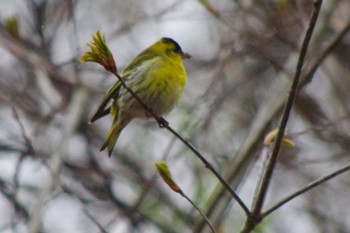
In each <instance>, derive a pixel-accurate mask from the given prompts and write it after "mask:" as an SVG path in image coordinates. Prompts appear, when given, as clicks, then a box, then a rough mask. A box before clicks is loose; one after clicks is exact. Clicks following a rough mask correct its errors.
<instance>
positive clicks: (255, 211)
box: [242, 0, 322, 233]
mask: <svg viewBox="0 0 350 233" xmlns="http://www.w3.org/2000/svg"><path fill="white" fill-rule="evenodd" d="M321 5H322V0H317V1H315V2H314V7H313V12H312V15H311V19H310V22H309V26H308V29H307V31H306V34H305V37H304V39H303V42H302V47H301V50H300V54H299V58H298V62H297V65H296V69H295V74H294V77H293V82H292V85H291V87H290V91H289V95H288V98H287V102H286V104H285V107H284V110H283V113H282V118H281V121H280V125H279V127H278V133H277V137H276V142H275V144H274V147H273V150H272V155H271V157H270V158H269V160H268V163H267V167H266V170H265V171H264V174H263V177H262V180H261V186H260V188H259V190H258V194H257V198H256V201H255V202H254V203H253V207H252V215H253V216H252V218H250V219H249V218H248V219H247V222H246V225H245V227H244V229H243V231H242V233H243V232H250V231H251V230H252V229H254V227H255V226H256V225H257V224H258V223H259V222H260V221H261V216H260V214H261V209H262V207H263V205H264V201H265V197H266V194H267V191H268V189H269V185H270V182H271V179H272V175H273V172H274V169H275V166H276V162H277V158H278V155H279V150H280V147H281V143H282V139H283V136H284V131H285V129H286V126H287V122H288V119H289V116H290V112H291V110H292V106H293V102H294V99H295V96H296V93H297V90H298V84H299V80H300V77H301V74H302V69H303V64H304V60H305V57H306V53H307V50H308V47H309V43H310V40H311V37H312V34H313V31H314V28H315V25H316V22H317V19H318V15H319V12H320V9H321Z"/></svg>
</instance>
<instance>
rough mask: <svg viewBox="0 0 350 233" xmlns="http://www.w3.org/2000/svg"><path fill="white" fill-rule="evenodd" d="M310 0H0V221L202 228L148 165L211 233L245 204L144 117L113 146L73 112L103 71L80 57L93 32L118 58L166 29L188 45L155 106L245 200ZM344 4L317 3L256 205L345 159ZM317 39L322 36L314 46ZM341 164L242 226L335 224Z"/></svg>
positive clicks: (347, 228)
mask: <svg viewBox="0 0 350 233" xmlns="http://www.w3.org/2000/svg"><path fill="white" fill-rule="evenodd" d="M312 6H313V5H312V1H311V0H310V1H309V0H264V1H251V0H209V1H206V0H146V1H141V0H134V1H124V0H102V1H93V0H84V1H79V0H76V1H74V0H47V1H45V0H12V1H5V0H0V20H1V26H0V57H1V59H0V232H4V233H5V232H6V233H7V232H31V233H35V232H48V233H56V232H57V233H58V232H76V233H82V232H84V233H90V232H91V233H95V232H113V233H119V232H135V233H136V232H141V233H144V232H147V233H153V232H154V233H158V232H169V233H171V232H209V231H208V228H207V227H206V225H205V224H204V223H203V221H202V219H201V217H200V215H199V214H198V212H196V211H195V210H194V208H193V207H192V206H191V205H190V204H189V203H188V202H187V201H186V200H185V199H184V198H182V197H181V196H180V195H178V194H177V193H175V192H173V191H172V190H171V189H169V188H168V187H167V186H166V185H165V184H164V183H163V182H162V181H161V180H160V179H159V177H158V175H157V174H156V170H155V167H154V163H156V162H159V161H163V160H164V161H166V162H167V164H168V166H169V168H170V170H171V172H172V173H173V177H174V180H175V181H176V182H177V184H178V185H179V186H180V187H181V188H182V190H183V191H184V192H185V193H186V194H187V195H188V196H189V197H190V198H191V199H192V200H193V202H195V203H197V204H198V206H200V207H201V209H203V211H204V212H205V213H207V215H208V217H209V219H210V221H211V222H212V224H213V225H214V226H215V227H216V229H217V232H239V231H240V229H242V226H243V225H244V222H245V215H244V212H243V211H242V209H241V208H240V207H239V206H238V205H237V203H236V202H235V201H232V199H231V198H230V196H229V195H227V194H226V192H224V191H223V189H222V185H221V184H220V183H219V182H218V180H217V179H216V177H215V176H214V175H213V174H212V173H211V172H210V171H209V170H208V169H206V168H205V166H204V165H203V164H202V162H201V161H200V160H199V159H198V158H197V157H196V156H195V155H194V154H193V153H192V152H191V151H190V150H189V149H188V148H187V147H186V146H184V145H183V144H182V143H181V142H180V141H179V140H178V139H176V138H175V137H174V136H172V135H171V134H170V133H169V132H168V131H167V130H164V129H159V128H158V125H157V124H156V123H155V121H153V120H149V121H144V120H135V121H133V122H132V123H131V124H130V125H129V126H128V127H127V128H126V129H125V130H124V131H123V133H122V135H121V137H120V139H119V141H118V143H117V145H116V148H115V150H114V153H113V155H112V157H111V158H108V156H107V152H106V151H104V152H100V151H99V148H100V147H101V145H102V144H103V141H104V139H105V137H106V134H107V131H108V129H109V127H110V124H111V119H110V118H109V117H105V118H103V119H101V120H99V121H98V122H96V123H94V124H92V125H89V124H88V120H89V118H90V117H91V115H92V114H93V112H94V111H95V110H96V108H97V106H98V104H99V101H100V100H101V98H102V97H103V95H104V93H105V91H106V90H107V89H108V88H109V87H110V86H111V85H112V84H113V83H114V82H115V81H116V79H115V78H114V77H113V76H112V75H110V74H108V73H107V72H106V71H104V70H103V68H102V67H101V66H98V65H97V64H86V63H85V64H82V63H80V61H79V58H80V56H81V55H82V54H83V53H84V52H85V51H87V50H88V47H87V46H86V43H88V42H89V41H91V35H92V34H94V33H95V32H96V31H97V30H101V32H102V33H104V34H105V35H106V39H107V43H108V45H109V46H110V48H111V50H112V52H113V54H114V57H115V60H116V62H117V65H118V69H119V70H120V71H121V70H122V69H123V68H124V67H125V66H126V65H127V64H128V63H129V62H130V61H131V59H132V58H133V57H134V56H136V55H137V54H138V53H139V52H141V51H142V50H143V49H145V48H146V47H148V46H149V45H151V44H152V43H154V42H155V41H157V40H158V39H159V38H161V37H164V36H167V37H171V38H173V39H174V40H176V41H177V42H178V43H179V44H180V45H181V47H182V49H183V50H184V51H185V52H187V53H189V54H191V55H192V58H191V59H190V60H186V61H185V62H184V65H185V67H186V70H187V74H188V83H187V86H186V89H185V93H184V96H183V98H182V100H181V102H180V104H179V106H177V107H176V108H175V109H174V110H173V111H172V112H171V113H170V114H168V115H167V116H165V118H166V119H167V120H168V121H169V123H170V125H171V127H173V128H174V129H175V130H176V131H177V132H179V133H180V134H181V135H183V136H184V137H185V138H186V139H188V141H189V142H191V143H192V144H193V145H194V146H195V147H196V148H197V149H198V150H199V151H200V152H201V153H202V154H203V156H204V157H205V158H206V159H207V160H208V161H209V162H210V163H212V164H213V166H214V167H215V168H216V169H217V170H218V172H219V173H220V174H221V175H222V176H224V177H225V179H226V180H227V181H228V182H229V183H230V185H231V186H232V188H233V189H235V190H236V192H237V193H238V194H239V196H240V197H241V198H242V200H243V201H244V202H245V203H246V205H247V206H248V207H250V205H251V203H252V200H253V197H254V192H255V189H256V187H257V183H258V180H259V178H260V176H261V174H262V167H263V165H264V162H265V161H266V156H267V155H268V154H269V152H270V150H271V148H269V147H265V146H264V145H263V139H264V137H265V135H266V134H267V133H268V132H269V131H271V130H273V129H275V128H277V127H278V122H279V118H280V115H281V110H282V108H283V104H284V101H285V98H286V96H287V94H288V88H289V85H290V80H291V78H292V77H293V74H294V71H295V66H296V60H297V57H298V54H299V51H300V45H301V41H302V39H303V36H304V34H305V30H306V28H307V25H308V22H309V18H310V14H311V10H312ZM349 29H350V2H349V1H348V0H334V1H324V3H323V5H322V9H321V14H320V17H319V20H318V22H317V26H316V30H315V32H314V35H313V39H312V41H311V44H310V46H309V51H308V54H307V60H306V64H305V66H304V70H303V74H302V84H301V85H300V91H299V92H298V95H297V99H296V101H295V105H294V108H293V111H292V113H291V116H290V121H289V122H288V126H287V128H288V135H289V138H291V139H292V140H293V141H294V143H295V144H296V147H295V148H292V149H283V150H282V151H281V153H280V156H279V161H278V165H277V168H276V171H275V173H274V177H273V180H272V184H271V187H270V190H269V192H268V197H267V203H266V206H265V209H267V208H268V207H269V206H272V205H273V204H274V203H276V202H277V201H278V200H280V199H282V198H283V197H285V196H287V195H288V194H290V193H292V192H294V191H296V190H299V189H300V188H302V187H304V186H305V185H306V184H308V183H309V182H311V181H313V180H315V179H318V178H320V177H323V176H324V175H326V174H328V173H330V172H332V171H335V170H336V169H339V168H341V167H342V166H344V165H346V164H348V163H349V161H350V154H349V152H350V115H349V113H350V112H349V110H350V92H349V88H350V64H349V61H350V34H348V31H349ZM330 45H332V46H330ZM349 178H350V175H349V173H345V174H343V175H341V176H339V177H335V178H333V179H332V180H331V181H329V182H327V183H325V184H322V185H321V186H319V187H316V188H315V189H313V190H311V191H309V192H307V193H305V194H303V195H301V196H300V197H298V198H296V199H294V200H292V201H291V202H289V203H288V204H286V205H284V206H283V207H281V208H280V209H278V210H277V211H276V212H274V213H272V214H271V215H270V216H269V217H268V218H266V219H264V221H263V222H262V223H261V224H260V225H259V228H258V229H256V231H255V232H285V233H291V232H299V233H307V232H342V233H345V232H350V221H349V219H350V210H349V208H348V206H350V199H349V192H350V182H349V180H350V179H349Z"/></svg>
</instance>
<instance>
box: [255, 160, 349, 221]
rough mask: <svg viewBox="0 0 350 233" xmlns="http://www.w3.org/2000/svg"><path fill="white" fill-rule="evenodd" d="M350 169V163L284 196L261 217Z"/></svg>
mask: <svg viewBox="0 0 350 233" xmlns="http://www.w3.org/2000/svg"><path fill="white" fill-rule="evenodd" d="M348 170H350V164H348V165H346V166H344V167H342V168H340V169H338V170H336V171H334V172H332V173H330V174H328V175H326V176H323V177H321V178H319V179H317V180H315V181H313V182H311V183H309V184H308V185H306V186H305V187H304V188H302V189H300V190H298V191H296V192H294V193H292V194H290V195H289V196H287V197H285V198H283V199H282V200H281V201H279V202H278V203H277V204H275V205H274V206H272V207H271V208H270V209H268V210H266V211H265V212H263V213H262V214H261V217H262V218H265V217H266V216H267V215H269V214H271V213H272V212H274V211H275V210H277V209H278V208H280V207H281V206H283V205H284V204H286V203H287V202H289V201H291V200H293V199H294V198H296V197H298V196H300V195H301V194H303V193H306V192H307V191H309V190H311V189H313V188H315V187H317V186H319V185H320V184H322V183H324V182H326V181H328V180H330V179H332V178H334V177H336V176H338V175H341V174H343V173H344V172H346V171H348Z"/></svg>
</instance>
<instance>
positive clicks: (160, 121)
mask: <svg viewBox="0 0 350 233" xmlns="http://www.w3.org/2000/svg"><path fill="white" fill-rule="evenodd" d="M114 75H115V76H116V77H117V78H118V80H119V81H120V83H121V84H122V86H123V87H124V88H125V89H126V90H127V91H128V92H129V93H130V94H131V95H132V96H133V97H134V98H135V99H136V101H137V102H138V103H139V104H140V105H141V106H142V107H143V108H145V110H146V111H147V112H148V113H149V114H150V115H151V116H152V117H153V118H154V119H155V120H156V121H157V123H158V125H159V127H160V128H166V129H167V130H168V131H169V132H171V133H172V134H173V135H174V136H175V137H177V138H178V139H179V140H180V141H182V142H183V143H184V144H185V145H186V146H187V147H188V148H189V149H190V150H191V151H192V152H193V153H194V154H195V155H196V156H197V157H198V158H199V159H200V160H201V161H202V162H203V163H204V165H205V167H206V168H208V169H209V170H210V171H211V172H212V173H213V174H214V175H215V176H216V177H217V178H218V180H219V181H220V182H221V183H222V185H223V186H224V187H225V189H226V190H227V191H228V192H229V193H230V194H231V196H232V197H233V198H234V199H235V200H236V201H237V202H238V204H239V205H240V206H241V207H242V209H243V210H244V212H245V213H246V215H247V216H250V215H251V213H250V211H249V209H248V207H247V206H246V205H245V204H244V202H243V201H242V200H241V198H240V197H239V196H238V195H237V194H236V193H235V191H233V189H232V188H231V186H230V185H229V184H228V183H227V182H226V181H225V179H224V178H223V177H222V176H221V175H220V174H219V173H218V172H217V171H216V170H215V168H214V167H213V166H212V165H211V164H210V163H209V161H208V160H206V159H205V158H204V156H203V155H202V154H201V153H200V152H199V151H198V150H197V149H196V148H195V147H194V146H193V145H192V144H191V143H189V142H188V141H187V140H186V139H185V138H184V137H182V136H181V135H180V134H179V133H177V132H176V131H175V130H174V129H173V128H171V127H170V126H169V123H168V122H167V121H166V120H165V119H164V118H163V117H161V116H158V115H157V114H155V113H154V111H153V110H152V109H151V108H150V106H148V105H146V104H145V103H144V102H143V101H142V100H141V98H140V97H138V96H137V95H136V94H135V93H134V92H133V91H132V90H131V88H130V87H129V86H128V85H127V84H126V83H125V82H124V80H123V78H122V77H121V76H120V75H119V74H118V73H117V72H115V73H114Z"/></svg>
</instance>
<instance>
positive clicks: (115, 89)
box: [90, 82, 121, 123]
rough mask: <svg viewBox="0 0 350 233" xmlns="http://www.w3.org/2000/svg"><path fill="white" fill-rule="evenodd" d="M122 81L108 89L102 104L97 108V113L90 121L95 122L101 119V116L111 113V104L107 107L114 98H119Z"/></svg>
mask: <svg viewBox="0 0 350 233" xmlns="http://www.w3.org/2000/svg"><path fill="white" fill-rule="evenodd" d="M120 84H121V83H120V82H116V83H115V84H114V85H113V86H112V88H110V89H109V90H108V91H107V94H106V95H105V96H104V97H103V99H102V101H101V103H100V106H99V107H98V109H97V110H96V112H95V114H94V115H93V116H92V118H91V120H90V123H93V122H94V121H96V120H98V119H100V118H101V117H104V116H106V115H107V114H109V113H110V106H108V107H107V105H108V103H109V102H110V101H111V100H112V99H115V98H117V96H118V93H119V89H120V86H121V85H120Z"/></svg>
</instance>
